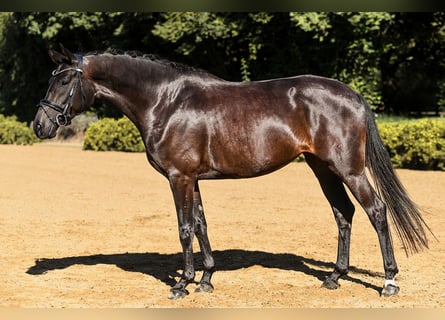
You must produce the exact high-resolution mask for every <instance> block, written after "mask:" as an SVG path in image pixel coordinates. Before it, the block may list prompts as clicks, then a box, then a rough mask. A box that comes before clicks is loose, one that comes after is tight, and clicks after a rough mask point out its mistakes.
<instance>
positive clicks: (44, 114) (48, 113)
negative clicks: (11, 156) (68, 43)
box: [34, 45, 94, 139]
mask: <svg viewBox="0 0 445 320" xmlns="http://www.w3.org/2000/svg"><path fill="white" fill-rule="evenodd" d="M60 47H61V50H62V52H61V53H59V52H56V51H54V50H51V49H50V50H49V51H48V53H49V56H50V57H51V60H52V61H53V62H54V63H55V64H56V65H57V68H56V69H55V70H54V71H53V72H52V76H51V78H50V80H49V85H48V91H47V92H46V96H45V98H44V99H42V100H40V102H39V104H38V105H37V106H38V107H39V109H38V111H37V114H36V116H35V118H34V132H35V133H36V135H37V136H38V137H39V138H40V139H47V138H53V137H54V136H55V135H56V132H57V129H58V128H59V127H60V126H67V125H69V124H70V123H71V119H73V118H74V117H75V116H76V115H77V114H79V113H81V112H82V111H83V110H84V109H85V108H87V107H89V106H91V104H92V103H93V100H94V91H93V87H92V85H91V84H90V83H89V81H87V80H86V79H85V78H84V75H83V73H84V70H83V57H82V56H81V55H79V54H72V53H71V52H70V51H68V50H67V49H65V48H64V47H63V46H62V45H61V46H60Z"/></svg>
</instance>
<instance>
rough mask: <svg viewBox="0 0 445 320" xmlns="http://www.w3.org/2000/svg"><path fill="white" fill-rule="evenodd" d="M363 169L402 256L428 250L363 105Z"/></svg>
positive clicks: (412, 206) (415, 209)
mask: <svg viewBox="0 0 445 320" xmlns="http://www.w3.org/2000/svg"><path fill="white" fill-rule="evenodd" d="M363 102H364V104H365V106H366V109H367V122H368V123H367V128H366V166H367V167H368V169H369V171H370V173H371V176H372V178H373V180H374V183H375V185H376V187H377V192H378V193H379V195H380V196H381V197H382V198H383V201H384V202H385V203H386V207H387V208H388V211H389V214H390V217H391V219H392V221H393V224H394V226H395V229H396V231H397V235H398V236H399V238H400V240H401V241H402V243H403V247H404V249H405V252H406V254H407V255H408V254H409V253H416V252H419V251H420V250H422V249H424V248H428V239H427V237H426V233H425V229H424V227H425V228H426V229H428V230H429V231H430V232H431V229H430V228H429V227H428V225H427V224H426V223H425V221H424V220H423V218H422V215H421V213H420V211H419V209H418V207H417V205H416V204H415V203H414V202H413V201H412V200H411V199H410V198H409V196H408V194H407V192H406V190H405V188H404V187H403V185H402V183H401V182H400V180H399V178H398V177H397V175H396V173H395V172H394V169H393V167H392V163H391V159H390V157H389V154H388V152H387V150H386V148H385V146H384V145H383V142H382V139H381V138H380V135H379V133H378V131H377V126H376V123H375V120H374V114H373V113H372V111H371V109H370V108H369V106H368V104H367V103H366V101H365V100H364V99H363ZM431 233H432V232H431Z"/></svg>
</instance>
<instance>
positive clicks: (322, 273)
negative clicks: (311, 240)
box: [26, 249, 382, 291]
mask: <svg viewBox="0 0 445 320" xmlns="http://www.w3.org/2000/svg"><path fill="white" fill-rule="evenodd" d="M213 256H214V259H215V263H216V271H231V270H238V269H242V268H248V267H251V266H255V265H259V266H263V267H265V268H276V269H281V270H290V271H296V272H303V273H304V274H307V275H309V276H313V277H315V278H317V279H318V280H320V282H322V281H323V280H324V279H325V278H326V277H327V276H328V275H329V274H330V272H332V270H333V268H334V264H333V263H330V262H324V261H319V260H314V259H310V258H305V257H301V256H297V255H294V254H288V253H269V252H264V251H248V250H239V249H232V250H222V251H214V252H213ZM182 263H183V260H182V254H181V253H173V254H162V253H150V252H149V253H122V254H107V255H103V254H97V255H89V256H78V257H66V258H51V259H48V258H41V259H38V260H36V262H35V265H34V266H32V267H30V268H29V269H28V270H27V271H26V273H28V274H30V275H41V274H44V273H47V272H48V271H52V270H57V269H65V268H68V267H70V266H73V265H76V264H77V265H96V264H109V265H115V266H117V267H119V268H121V269H122V270H125V271H129V272H140V273H144V274H148V275H150V276H152V277H155V278H156V279H159V280H160V281H162V282H164V283H165V284H167V285H169V286H173V285H174V284H175V283H176V280H175V277H179V276H180V274H179V273H178V272H177V270H178V269H181V268H182ZM195 266H196V270H202V260H201V255H200V254H196V253H195ZM351 274H365V275H368V276H371V277H382V274H379V273H376V272H372V271H368V270H363V269H359V268H355V267H351V269H350V274H349V275H347V276H345V277H344V280H347V281H351V282H354V283H358V284H361V285H363V286H365V287H366V288H370V289H374V290H376V291H380V289H381V288H379V287H377V286H375V285H373V284H371V283H368V282H366V281H363V280H361V279H358V278H356V277H354V276H352V275H351ZM258 276H261V275H260V274H259V275H258Z"/></svg>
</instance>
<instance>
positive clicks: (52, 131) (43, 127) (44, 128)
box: [33, 119, 58, 139]
mask: <svg viewBox="0 0 445 320" xmlns="http://www.w3.org/2000/svg"><path fill="white" fill-rule="evenodd" d="M33 129H34V133H35V134H36V136H37V137H38V138H39V139H51V138H54V137H55V136H56V133H57V129H58V126H57V125H55V124H53V123H47V124H44V123H42V122H40V121H39V120H37V119H35V120H34V123H33Z"/></svg>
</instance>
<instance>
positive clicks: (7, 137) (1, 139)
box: [0, 114, 39, 144]
mask: <svg viewBox="0 0 445 320" xmlns="http://www.w3.org/2000/svg"><path fill="white" fill-rule="evenodd" d="M38 141H39V139H38V138H37V137H36V135H35V134H34V132H33V131H32V129H31V128H30V127H28V126H27V125H26V123H24V122H19V121H17V117H15V116H11V117H5V116H4V115H2V114H0V144H33V143H35V142H38Z"/></svg>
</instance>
